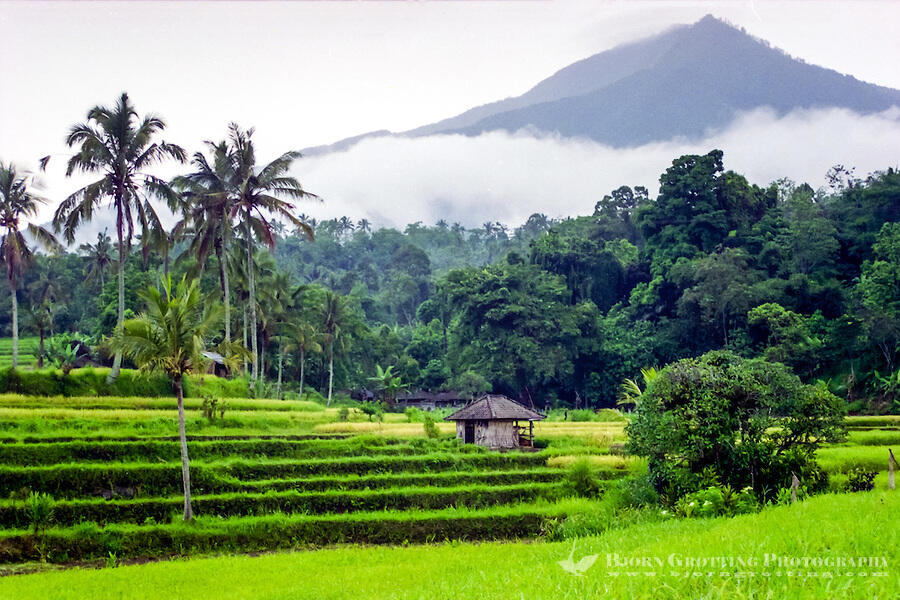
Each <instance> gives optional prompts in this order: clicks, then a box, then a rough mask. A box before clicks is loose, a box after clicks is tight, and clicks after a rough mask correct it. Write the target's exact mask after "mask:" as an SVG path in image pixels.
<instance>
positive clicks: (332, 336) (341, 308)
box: [322, 290, 350, 406]
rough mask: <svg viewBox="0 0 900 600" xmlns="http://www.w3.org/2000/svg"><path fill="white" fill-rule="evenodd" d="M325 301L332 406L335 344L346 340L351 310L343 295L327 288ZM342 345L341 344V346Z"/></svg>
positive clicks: (324, 313)
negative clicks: (345, 332) (345, 335)
mask: <svg viewBox="0 0 900 600" xmlns="http://www.w3.org/2000/svg"><path fill="white" fill-rule="evenodd" d="M324 300H325V301H324V302H323V303H322V339H323V340H324V342H325V347H326V348H327V349H328V402H327V403H326V406H331V394H332V390H333V388H334V346H335V343H338V344H340V343H341V342H343V341H344V336H343V334H344V329H345V328H346V327H347V325H348V324H349V323H348V322H349V317H350V311H349V310H348V308H347V303H346V301H345V300H344V298H343V297H342V296H340V295H339V294H336V293H334V292H332V291H331V290H325V299H324ZM339 347H340V346H339Z"/></svg>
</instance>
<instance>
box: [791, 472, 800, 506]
mask: <svg viewBox="0 0 900 600" xmlns="http://www.w3.org/2000/svg"><path fill="white" fill-rule="evenodd" d="M799 487H800V480H799V479H797V475H796V474H794V473H791V504H796V503H797V489H798V488H799Z"/></svg>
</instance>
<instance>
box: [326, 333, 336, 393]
mask: <svg viewBox="0 0 900 600" xmlns="http://www.w3.org/2000/svg"><path fill="white" fill-rule="evenodd" d="M333 385H334V340H331V341H330V342H329V343H328V402H327V403H326V404H325V406H331V388H332V387H333Z"/></svg>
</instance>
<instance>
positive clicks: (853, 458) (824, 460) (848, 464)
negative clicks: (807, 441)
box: [816, 446, 898, 473]
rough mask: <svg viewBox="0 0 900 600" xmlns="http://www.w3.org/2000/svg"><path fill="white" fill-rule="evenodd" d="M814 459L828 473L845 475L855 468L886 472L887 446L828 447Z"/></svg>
mask: <svg viewBox="0 0 900 600" xmlns="http://www.w3.org/2000/svg"><path fill="white" fill-rule="evenodd" d="M897 455H898V452H896V448H895V452H894V456H895V457H896V456H897ZM816 458H817V460H818V462H819V464H820V465H821V466H822V468H823V469H825V470H826V471H828V472H829V473H846V472H847V471H849V470H850V469H853V468H856V467H862V468H865V469H868V470H870V471H887V468H888V446H830V447H826V448H822V449H820V450H819V451H818V453H817V454H816Z"/></svg>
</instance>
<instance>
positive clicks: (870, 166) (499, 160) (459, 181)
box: [294, 108, 900, 228]
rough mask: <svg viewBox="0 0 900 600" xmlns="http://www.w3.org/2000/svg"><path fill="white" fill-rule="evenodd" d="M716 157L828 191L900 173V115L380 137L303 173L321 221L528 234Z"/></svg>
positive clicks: (321, 159)
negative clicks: (613, 130) (833, 177)
mask: <svg viewBox="0 0 900 600" xmlns="http://www.w3.org/2000/svg"><path fill="white" fill-rule="evenodd" d="M713 148H720V149H722V150H724V152H725V167H726V169H732V170H734V171H737V172H739V173H742V174H744V175H745V176H746V177H747V178H748V179H749V180H750V181H751V182H752V183H757V184H759V185H766V184H768V183H770V182H772V181H774V180H776V179H779V178H781V177H790V178H791V179H794V180H796V181H806V182H808V183H810V184H811V185H812V186H813V187H819V186H821V185H824V183H825V180H824V175H825V173H826V171H827V170H828V169H829V168H830V167H831V166H832V165H835V164H838V163H840V164H843V165H845V166H853V167H856V172H857V174H858V175H865V174H867V173H869V172H871V171H874V170H881V169H886V168H887V167H890V166H897V165H898V164H900V109H897V108H894V109H892V110H890V111H887V112H884V113H880V114H877V115H870V116H860V115H857V114H855V113H852V112H850V111H847V110H842V109H825V110H804V111H795V112H792V113H790V114H788V115H786V116H783V117H778V116H776V115H775V113H774V112H772V111H771V110H766V109H762V110H756V111H753V112H749V113H745V114H742V115H740V116H739V117H738V118H737V119H736V120H735V121H734V122H733V123H732V124H731V125H730V126H729V127H727V128H726V129H724V130H721V131H718V132H711V133H710V134H709V135H707V136H705V138H704V139H702V140H697V141H690V140H673V141H670V142H663V143H654V144H648V145H644V146H640V147H635V148H624V149H623V148H611V147H609V146H604V145H601V144H598V143H596V142H593V141H590V140H578V139H567V138H562V137H559V136H556V135H547V134H536V133H534V132H526V131H520V132H517V133H515V134H509V133H505V132H493V133H487V134H482V135H480V136H477V137H465V136H462V135H439V136H430V137H424V138H412V139H407V138H378V139H369V140H363V141H362V142H360V143H359V144H357V145H355V146H353V147H352V148H350V149H349V150H347V151H344V152H339V153H334V154H328V155H324V156H316V157H311V158H304V159H302V160H300V161H299V163H298V166H297V167H296V169H295V173H294V174H295V175H297V176H298V178H299V179H300V180H301V182H303V185H304V187H306V188H307V189H309V190H310V191H313V192H315V193H316V194H319V195H320V196H322V197H323V198H324V202H323V203H322V204H317V205H313V204H304V205H302V206H301V207H300V211H301V212H305V213H307V214H309V215H312V216H314V217H317V218H320V219H321V218H330V217H338V216H343V215H347V216H351V217H353V218H362V217H365V218H368V219H369V220H371V221H372V222H374V223H376V224H377V225H382V226H397V227H401V228H402V227H403V226H404V225H405V224H407V223H412V222H416V221H422V222H424V223H426V224H432V223H434V222H436V221H437V220H439V219H445V220H447V221H448V222H451V223H452V222H454V221H458V222H460V223H462V224H463V225H466V226H478V225H481V224H482V223H484V222H486V221H502V222H504V223H508V224H512V225H517V224H520V223H522V222H524V221H525V219H527V218H528V216H529V215H531V214H532V213H535V212H542V213H545V214H547V215H549V216H551V217H565V216H572V215H578V214H589V213H590V212H591V211H592V210H593V206H594V204H595V203H596V202H597V200H599V199H600V198H601V197H602V196H603V195H604V194H606V193H608V192H609V191H610V190H612V189H615V188H616V187H618V186H620V185H631V186H634V185H643V186H646V187H647V188H648V189H650V191H651V194H655V193H656V191H657V189H658V180H659V175H660V173H662V172H663V171H664V170H665V169H666V167H667V166H669V165H670V164H671V161H672V160H673V159H674V158H676V157H678V156H681V155H683V154H705V153H706V152H709V151H710V150H711V149H713Z"/></svg>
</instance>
